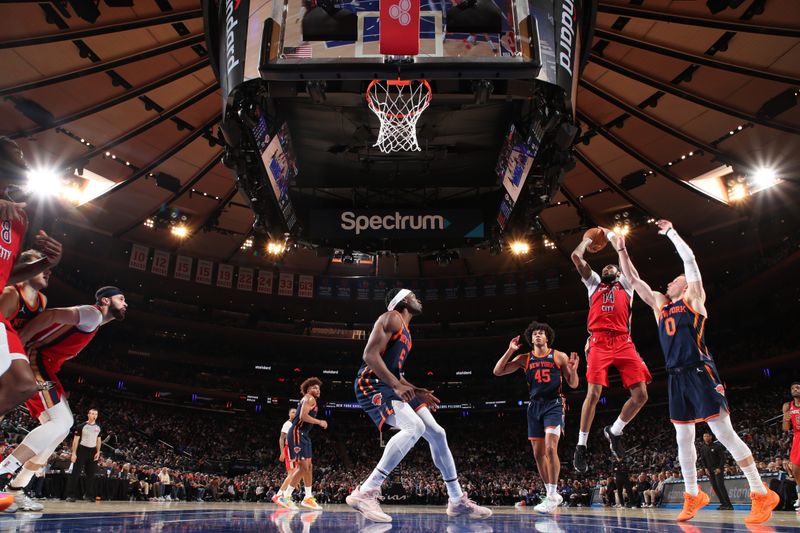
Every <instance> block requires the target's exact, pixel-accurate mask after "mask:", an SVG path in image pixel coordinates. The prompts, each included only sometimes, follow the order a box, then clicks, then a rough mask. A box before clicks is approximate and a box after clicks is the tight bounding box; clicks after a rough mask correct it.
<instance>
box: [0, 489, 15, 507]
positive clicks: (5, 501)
mask: <svg viewBox="0 0 800 533" xmlns="http://www.w3.org/2000/svg"><path fill="white" fill-rule="evenodd" d="M12 503H14V497H13V496H12V495H11V494H9V493H7V492H0V511H5V510H6V509H8V508H9V507H10V506H11V504H12Z"/></svg>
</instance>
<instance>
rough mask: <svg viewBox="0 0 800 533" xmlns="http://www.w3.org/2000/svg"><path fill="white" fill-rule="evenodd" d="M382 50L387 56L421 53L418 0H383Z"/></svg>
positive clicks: (380, 31) (381, 4)
mask: <svg viewBox="0 0 800 533" xmlns="http://www.w3.org/2000/svg"><path fill="white" fill-rule="evenodd" d="M380 6H381V12H380V13H381V15H380V16H381V18H380V26H379V28H380V30H379V33H380V41H381V46H380V52H381V54H382V55H387V56H415V55H417V54H419V6H420V3H419V2H418V1H417V0H382V1H381V2H380Z"/></svg>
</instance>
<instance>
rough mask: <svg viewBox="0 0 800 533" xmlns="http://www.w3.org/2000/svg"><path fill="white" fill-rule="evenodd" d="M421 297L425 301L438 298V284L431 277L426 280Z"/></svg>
mask: <svg viewBox="0 0 800 533" xmlns="http://www.w3.org/2000/svg"><path fill="white" fill-rule="evenodd" d="M422 298H423V299H424V300H427V301H429V302H430V301H434V300H438V299H439V286H438V285H437V284H436V282H435V281H434V280H432V279H429V280H426V282H425V291H424V293H423V295H422Z"/></svg>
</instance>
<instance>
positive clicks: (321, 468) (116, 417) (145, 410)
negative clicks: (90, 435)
mask: <svg viewBox="0 0 800 533" xmlns="http://www.w3.org/2000/svg"><path fill="white" fill-rule="evenodd" d="M783 389H784V387H781V388H775V389H771V390H769V389H768V390H767V391H766V392H764V389H763V387H759V388H753V389H750V390H742V391H733V396H734V397H735V402H734V408H733V412H732V417H733V421H734V426H735V427H736V428H737V430H740V432H742V433H743V434H744V438H745V441H746V442H747V443H748V444H749V445H750V446H751V448H752V450H753V452H754V455H755V457H756V459H757V461H758V465H759V469H760V470H761V471H762V472H768V471H780V470H782V469H784V464H783V463H784V461H785V460H786V458H787V456H788V451H789V446H790V442H791V441H790V436H789V435H788V434H787V433H784V432H783V431H782V430H781V427H780V421H779V420H775V419H774V418H775V416H776V413H778V414H779V413H780V406H781V401H783V400H784V397H783V395H784V392H785V391H784V390H783ZM90 407H94V408H97V409H98V410H99V412H100V418H99V419H98V423H99V424H100V425H101V427H102V428H103V432H104V439H105V440H104V442H105V446H104V448H103V458H102V460H101V465H100V468H99V469H98V473H99V475H101V476H107V477H109V478H115V479H123V480H126V481H127V482H128V488H127V491H126V494H125V495H124V496H125V497H127V498H132V499H139V500H148V499H179V500H208V501H219V500H226V501H227V500H230V501H236V500H245V501H270V499H271V497H272V495H273V494H274V492H275V491H276V490H277V488H278V486H279V485H280V483H281V482H282V481H283V478H284V476H285V470H284V467H283V463H281V462H278V460H277V458H278V436H279V428H280V426H281V424H282V422H283V419H282V416H285V415H283V411H282V410H275V409H273V410H270V412H269V413H267V414H261V415H254V414H252V413H249V414H248V413H241V412H239V413H219V412H206V411H200V410H192V409H187V408H181V407H170V406H168V405H159V404H158V403H153V402H143V401H140V400H136V399H121V398H119V397H113V396H109V395H107V394H101V393H98V392H96V391H92V390H90V389H83V390H81V391H80V392H76V394H75V395H74V397H73V401H72V408H73V411H74V412H75V413H76V420H77V421H80V420H82V418H83V417H85V413H86V411H88V409H89V408H90ZM322 412H323V411H321V416H322ZM328 416H329V420H330V426H329V429H328V430H327V431H323V430H315V431H314V433H313V442H314V486H313V489H314V493H315V495H316V496H317V499H318V500H319V501H320V502H322V503H326V502H332V503H342V502H343V501H344V498H345V496H347V494H349V492H350V491H351V490H352V489H353V488H354V486H355V484H357V483H358V482H360V481H362V480H363V479H365V478H366V476H367V475H368V474H369V471H370V470H371V468H372V467H373V466H374V465H375V464H376V463H377V461H378V458H379V456H380V454H381V452H382V449H381V447H380V445H379V438H380V435H379V433H378V432H377V430H376V429H375V427H374V426H373V425H372V423H371V422H370V421H369V420H367V419H366V418H364V417H363V416H362V415H360V414H358V413H357V412H341V411H334V412H333V413H329V415H328ZM615 416H616V413H615V412H614V410H613V409H609V410H607V411H606V412H599V413H598V416H597V419H596V421H595V424H594V429H593V432H592V435H591V437H590V440H589V450H590V453H591V455H590V459H589V463H590V470H589V474H588V476H579V475H576V474H575V473H574V471H573V470H572V468H571V461H570V458H571V454H572V451H573V450H574V445H575V437H574V435H575V433H576V431H575V427H576V426H577V413H575V414H571V415H570V416H569V417H568V420H567V434H566V435H567V436H566V437H565V438H563V439H562V443H561V445H560V452H561V457H562V471H561V476H562V480H561V483H560V486H559V490H560V492H561V494H562V495H563V496H564V499H565V502H566V503H565V504H566V505H575V506H578V505H588V504H589V501H590V498H591V494H592V490H593V489H594V488H599V489H600V496H601V498H602V499H603V501H604V502H605V503H606V504H608V505H630V506H640V505H648V504H653V503H655V502H657V498H658V495H659V494H660V491H661V490H662V489H663V483H664V482H665V481H667V480H669V479H676V478H677V477H679V476H680V474H679V465H678V464H677V459H676V456H677V451H676V448H675V443H674V431H673V429H672V426H671V424H669V422H668V418H667V415H666V413H665V407H664V406H652V407H649V408H646V409H645V410H644V411H643V412H642V413H640V415H639V416H638V417H637V418H636V420H635V421H634V422H633V423H632V424H631V425H630V426H629V427H628V428H627V429H626V431H625V434H624V435H625V444H626V446H627V447H628V449H629V455H628V458H627V460H626V461H625V463H624V464H625V475H626V476H627V480H628V483H619V477H618V476H619V474H620V473H619V471H618V470H619V468H618V465H617V464H615V463H614V462H612V461H611V459H610V455H609V453H608V447H607V444H606V441H605V439H604V438H603V437H602V434H601V431H602V428H603V426H604V425H605V424H606V423H609V422H610V421H611V420H612V419H613V417H615ZM437 417H438V418H439V420H440V422H441V424H442V425H443V427H445V428H446V429H447V432H448V440H449V442H450V446H451V449H452V451H453V454H454V457H455V460H456V465H457V466H458V469H459V478H460V479H461V482H462V485H463V487H464V489H465V491H466V492H468V493H469V495H470V497H471V498H474V499H475V500H476V501H478V502H480V503H482V504H488V505H511V504H514V503H516V502H519V501H521V500H525V501H527V502H529V503H531V504H535V503H536V502H537V501H538V498H539V494H540V492H541V490H542V488H543V487H542V484H541V481H540V479H539V476H538V474H537V472H536V469H535V463H534V461H533V457H532V453H531V450H530V447H529V444H528V440H527V439H526V436H525V431H526V429H525V417H524V411H522V410H509V411H505V412H493V413H471V414H470V416H468V417H464V416H461V413H458V414H453V413H447V412H443V413H439V414H438V415H437ZM770 419H772V420H770ZM33 427H35V423H34V422H33V420H31V419H30V417H29V416H28V415H27V414H26V413H24V412H23V411H22V410H21V409H20V410H18V411H15V412H13V413H11V414H10V415H9V416H8V417H7V418H6V419H5V420H4V421H3V429H4V431H5V433H6V440H7V443H8V444H9V445H10V444H11V443H13V441H14V440H15V436H16V438H17V439H19V438H20V437H19V435H20V434H22V433H24V432H25V430H26V429H30V428H33ZM702 430H703V427H702V425H701V426H699V427H698V439H699V437H700V436H701V435H702ZM390 436H391V433H388V434H384V435H383V438H384V439H388V438H389V437H390ZM69 442H71V439H67V441H65V445H64V448H63V449H62V450H61V451H60V452H57V453H56V454H55V455H54V457H53V458H52V461H51V464H50V470H51V471H57V470H59V469H64V468H66V466H67V465H68V458H69V454H68V450H67V448H66V447H67V445H68V444H69ZM727 473H728V474H730V475H734V474H737V473H738V468H737V466H736V465H735V463H734V462H733V460H732V459H731V458H730V457H728V467H727ZM37 482H38V480H34V483H32V487H34V490H35V487H36V484H37ZM39 484H40V485H41V483H40V482H39ZM620 485H626V486H625V487H624V488H625V490H624V491H620V490H619V486H620ZM384 494H385V495H386V496H387V497H388V498H389V501H392V495H399V496H397V498H398V501H403V502H407V503H416V504H434V505H440V504H444V503H445V502H446V491H445V487H444V484H443V482H442V479H441V476H440V474H439V472H438V471H437V470H436V469H435V467H434V466H433V464H432V461H431V458H430V452H429V450H428V447H427V445H426V444H425V442H424V441H420V442H419V443H418V444H417V445H416V447H415V449H414V450H413V451H412V452H411V453H410V454H409V455H408V456H407V457H406V459H405V460H404V461H403V463H402V464H401V466H400V467H399V468H398V469H397V470H396V471H395V473H394V474H393V476H392V477H391V478H390V479H389V480H388V481H387V484H386V486H385V487H384Z"/></svg>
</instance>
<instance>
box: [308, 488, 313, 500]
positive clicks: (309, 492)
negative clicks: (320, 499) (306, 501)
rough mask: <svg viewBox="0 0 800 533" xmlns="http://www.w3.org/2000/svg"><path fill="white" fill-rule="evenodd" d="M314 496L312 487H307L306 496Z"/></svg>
mask: <svg viewBox="0 0 800 533" xmlns="http://www.w3.org/2000/svg"><path fill="white" fill-rule="evenodd" d="M312 496H313V494H311V487H306V498H310V497H312Z"/></svg>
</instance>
